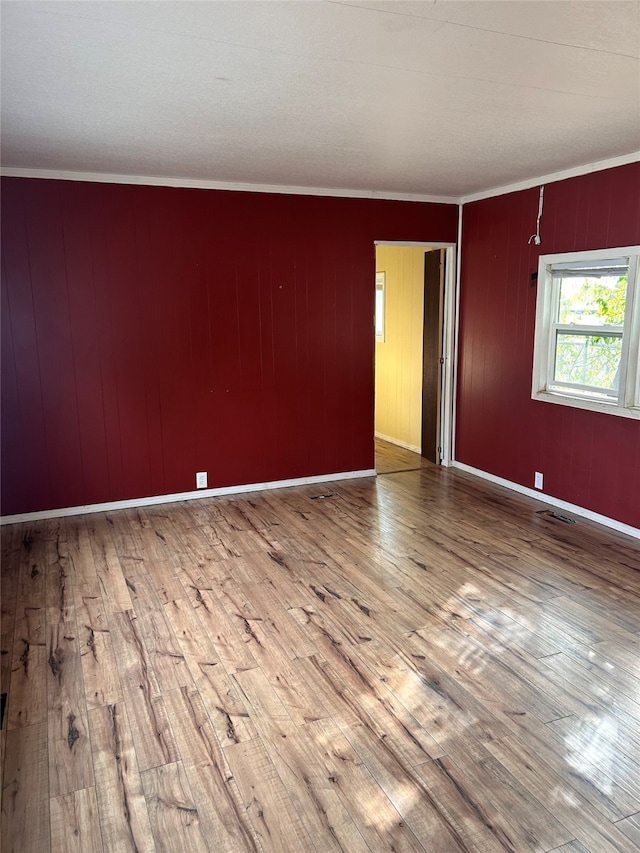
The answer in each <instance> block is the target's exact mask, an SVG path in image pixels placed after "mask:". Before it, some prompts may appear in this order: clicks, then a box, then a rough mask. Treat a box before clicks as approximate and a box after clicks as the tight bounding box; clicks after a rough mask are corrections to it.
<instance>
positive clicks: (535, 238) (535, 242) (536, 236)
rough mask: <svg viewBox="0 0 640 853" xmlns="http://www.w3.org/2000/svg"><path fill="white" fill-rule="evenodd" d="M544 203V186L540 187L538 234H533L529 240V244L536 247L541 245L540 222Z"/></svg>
mask: <svg viewBox="0 0 640 853" xmlns="http://www.w3.org/2000/svg"><path fill="white" fill-rule="evenodd" d="M543 203H544V184H543V185H542V186H541V187H540V200H539V202H538V218H537V220H536V233H535V234H532V235H531V237H529V239H528V241H527V242H528V243H529V244H531V243H533V245H534V246H539V245H540V242H541V240H540V220H541V219H542V205H543Z"/></svg>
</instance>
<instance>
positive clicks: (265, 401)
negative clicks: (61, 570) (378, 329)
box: [2, 178, 457, 514]
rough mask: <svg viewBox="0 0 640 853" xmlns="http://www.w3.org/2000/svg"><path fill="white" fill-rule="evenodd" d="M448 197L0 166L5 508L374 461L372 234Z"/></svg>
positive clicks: (408, 233)
mask: <svg viewBox="0 0 640 853" xmlns="http://www.w3.org/2000/svg"><path fill="white" fill-rule="evenodd" d="M456 219H457V209H456V207H455V206H454V205H438V204H419V203H410V202H395V201H379V200H363V199H339V198H318V197H309V196H286V195H267V194H253V193H251V194H250V193H235V192H224V191H213V190H197V189H178V188H168V187H145V186H127V185H116V184H91V183H81V182H67V181H48V180H34V179H25V178H4V179H3V180H2V240H3V260H2V282H3V284H2V324H3V327H2V332H3V333H2V346H3V351H2V512H3V513H4V514H13V513H20V512H28V511H37V510H48V509H53V508H58V507H67V506H79V505H83V504H92V503H98V502H103V501H114V500H122V499H130V498H139V497H145V496H149V495H162V494H171V493H176V492H184V491H191V490H192V489H194V488H195V473H196V471H207V472H208V474H209V486H210V487H223V486H231V485H236V484H245V483H256V482H266V481H272V480H279V479H285V478H293V477H302V476H312V475H316V474H325V473H334V472H339V471H349V470H359V469H365V468H371V467H373V462H374V445H373V431H374V424H373V385H374V372H373V358H374V333H373V311H374V269H375V253H374V240H376V239H377V240H422V241H424V240H434V241H455V239H456V236H455V235H456Z"/></svg>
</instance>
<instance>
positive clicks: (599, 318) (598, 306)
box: [557, 272, 628, 326]
mask: <svg viewBox="0 0 640 853" xmlns="http://www.w3.org/2000/svg"><path fill="white" fill-rule="evenodd" d="M627 280H628V277H627V274H626V272H625V274H624V275H616V276H611V275H607V276H597V277H596V276H589V277H581V276H571V277H570V278H564V277H563V278H561V279H560V299H559V304H558V317H557V322H558V323H572V324H575V325H579V326H604V325H613V326H622V325H623V323H624V311H625V304H626V296H627Z"/></svg>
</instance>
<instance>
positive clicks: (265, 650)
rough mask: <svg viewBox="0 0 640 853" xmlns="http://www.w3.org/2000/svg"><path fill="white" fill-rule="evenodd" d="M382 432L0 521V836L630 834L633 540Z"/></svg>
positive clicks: (614, 837) (208, 839)
mask: <svg viewBox="0 0 640 853" xmlns="http://www.w3.org/2000/svg"><path fill="white" fill-rule="evenodd" d="M404 453H405V451H399V449H397V448H395V449H394V448H390V447H388V446H387V447H384V446H383V447H381V456H380V459H379V470H383V469H384V468H386V469H387V470H394V468H395V470H397V467H398V465H400V466H401V467H402V466H403V465H404V467H405V469H406V470H400V471H399V472H398V473H386V474H381V475H380V476H379V477H378V478H377V479H373V478H371V479H363V480H352V481H340V482H336V483H331V484H325V485H323V486H322V487H318V486H308V487H303V488H295V489H283V490H278V491H273V492H263V493H260V494H253V495H243V496H237V497H233V498H229V499H220V498H217V499H204V500H201V501H194V502H190V503H181V504H180V503H177V504H169V505H165V506H157V507H150V508H146V509H137V510H122V511H117V512H109V513H101V514H93V515H86V516H78V517H74V518H65V519H58V520H50V521H46V522H34V523H26V524H18V525H10V526H7V527H4V528H3V529H2V548H3V569H2V639H1V644H2V656H1V663H2V684H3V687H2V690H3V691H6V692H8V701H7V706H6V713H5V718H4V723H3V727H2V731H1V733H0V750H1V752H0V757H1V759H2V763H1V767H2V771H3V786H2V792H3V793H2V850H3V851H4V853H9V851H20V853H27V851H37V853H45V851H49V850H53V851H64V853H68V851H82V853H93V851H102V850H104V851H130V850H131V851H154V850H158V851H172V853H173V852H174V851H175V853H177V851H216V853H217V851H225V853H231V851H252V853H256V852H257V851H264V853H283V851H295V853H301V851H304V852H305V853H306V851H318V852H319V853H326V851H345V852H346V853H361V851H362V853H365V851H374V853H377V851H425V850H426V851H435V853H447V851H478V852H479V853H492V851H517V853H520V851H552V850H553V851H556V852H557V853H560V851H563V853H584V851H591V853H607V851H612V853H613V851H615V852H616V853H620V851H632V850H638V848H639V846H640V773H639V761H640V724H639V721H640V616H639V607H638V604H639V594H640V572H639V571H638V569H639V568H640V557H639V553H638V547H637V546H638V543H637V542H635V541H634V540H632V539H630V538H627V537H624V536H622V535H616V534H613V533H609V532H606V531H604V530H602V529H600V528H597V527H596V526H595V525H592V524H590V523H588V522H586V521H582V520H579V521H578V523H576V524H574V525H567V524H563V523H562V522H561V521H558V520H556V519H553V518H551V517H550V516H549V515H548V514H547V513H546V512H545V510H546V509H547V508H546V507H544V506H542V505H540V504H536V503H535V502H534V501H531V500H529V499H527V498H523V497H520V496H518V495H514V494H513V493H509V492H506V491H505V490H502V489H499V488H497V487H493V486H491V485H488V484H484V483H482V482H481V481H478V480H476V479H474V478H473V477H470V476H468V475H465V474H463V473H461V472H457V471H452V470H449V469H444V468H438V467H436V466H433V465H431V464H429V463H426V462H424V461H423V460H420V457H417V458H415V457H413V458H412V457H411V456H408V457H407V456H403V455H402V454H404ZM403 460H404V462H403ZM411 468H413V470H411ZM322 495H332V496H331V497H320V496H322ZM5 685H6V686H5Z"/></svg>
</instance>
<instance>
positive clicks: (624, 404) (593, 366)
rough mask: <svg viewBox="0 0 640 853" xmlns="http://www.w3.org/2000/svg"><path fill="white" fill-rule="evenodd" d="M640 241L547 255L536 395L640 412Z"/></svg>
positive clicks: (541, 271) (632, 414) (633, 414)
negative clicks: (618, 247) (639, 277)
mask: <svg viewBox="0 0 640 853" xmlns="http://www.w3.org/2000/svg"><path fill="white" fill-rule="evenodd" d="M639 261H640V246H631V247H626V248H623V249H599V250H596V251H592V252H572V253H568V254H563V255H542V256H541V257H540V262H539V266H538V301H537V305H536V333H535V346H534V358H533V388H532V397H533V399H534V400H546V401H547V402H550V403H561V404H563V405H565V406H576V407H578V408H582V409H593V410H595V411H600V412H609V413H611V414H615V415H623V416H625V417H629V418H640V364H639V362H640V292H639V291H640V287H639V286H638V285H637V279H638V264H639Z"/></svg>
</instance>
